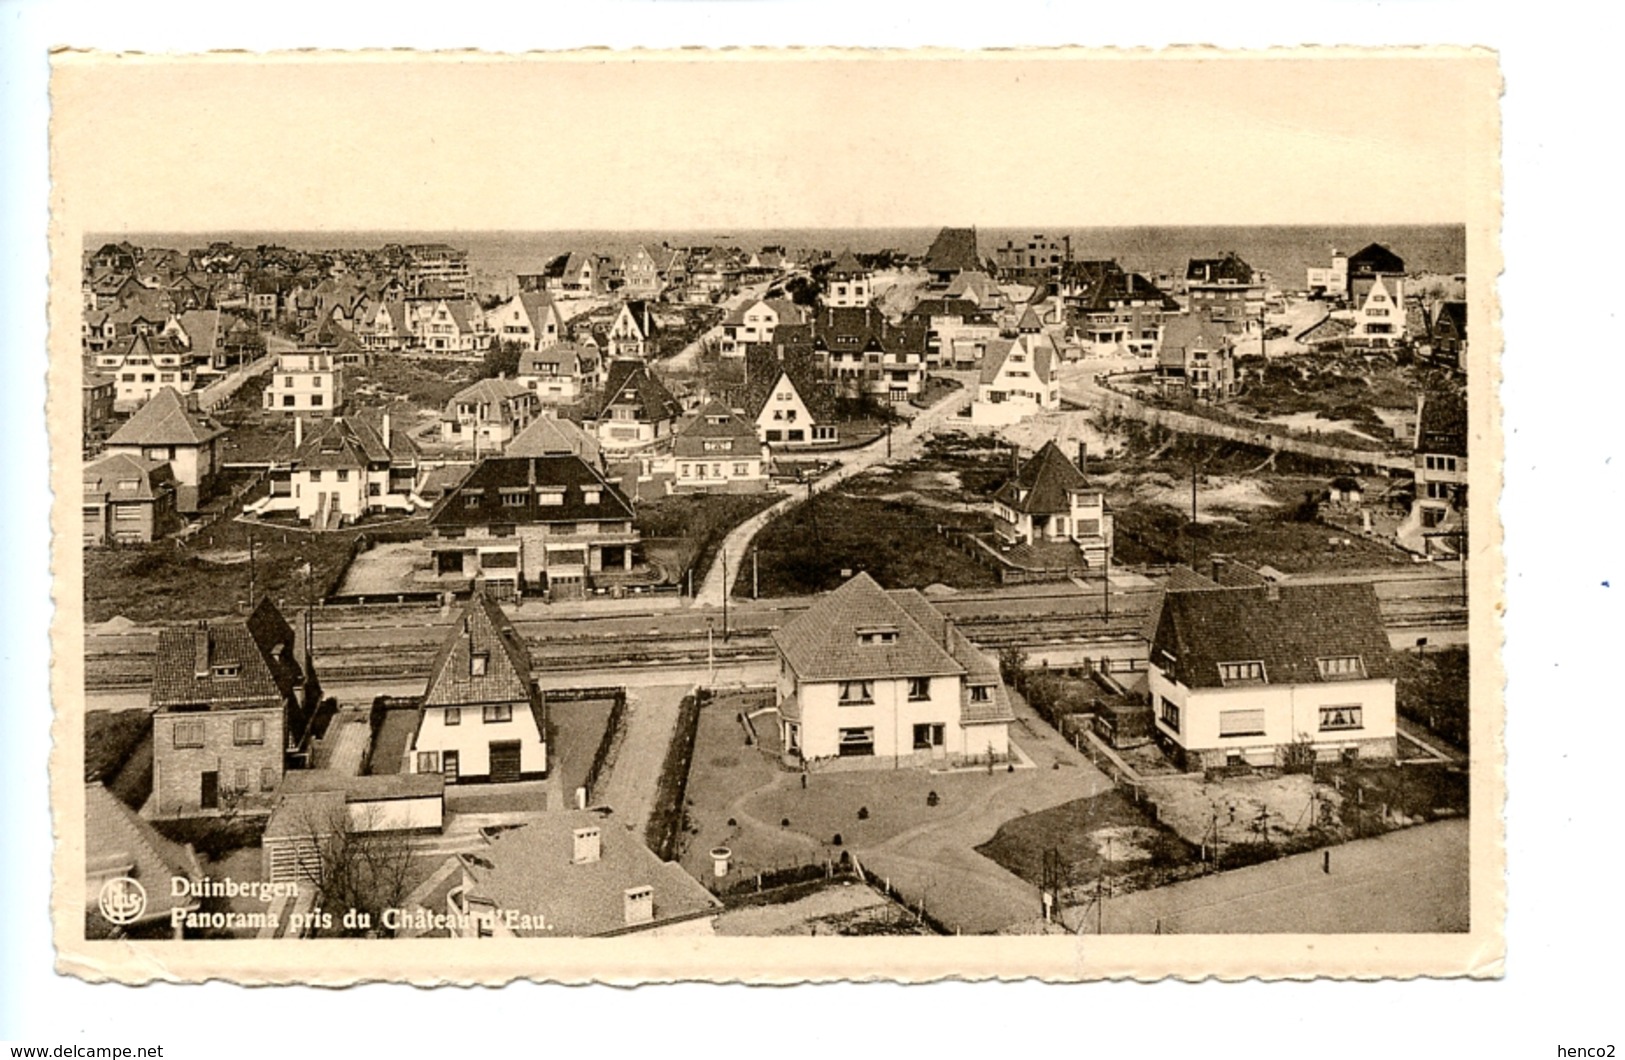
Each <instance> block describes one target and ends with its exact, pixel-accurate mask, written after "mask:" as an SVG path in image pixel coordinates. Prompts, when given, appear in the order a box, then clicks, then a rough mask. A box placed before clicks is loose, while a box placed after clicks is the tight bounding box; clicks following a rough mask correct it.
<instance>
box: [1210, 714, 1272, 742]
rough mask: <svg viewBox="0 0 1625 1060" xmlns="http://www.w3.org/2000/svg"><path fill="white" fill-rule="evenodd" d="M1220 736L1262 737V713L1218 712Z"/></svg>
mask: <svg viewBox="0 0 1625 1060" xmlns="http://www.w3.org/2000/svg"><path fill="white" fill-rule="evenodd" d="M1219 735H1220V736H1262V735H1264V712H1263V711H1262V710H1221V711H1219Z"/></svg>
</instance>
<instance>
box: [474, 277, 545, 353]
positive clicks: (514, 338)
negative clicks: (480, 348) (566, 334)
mask: <svg viewBox="0 0 1625 1060" xmlns="http://www.w3.org/2000/svg"><path fill="white" fill-rule="evenodd" d="M562 323H563V322H562V321H561V320H560V319H559V312H558V309H557V307H555V306H554V305H553V299H552V298H550V297H549V296H548V295H547V294H546V293H545V292H541V291H522V292H520V293H519V294H516V295H514V296H513V297H512V298H510V299H508V300H507V301H506V302H503V303H502V304H500V305H498V306H497V307H496V308H495V309H492V310H491V311H489V312H488V313H486V314H485V326H486V329H487V330H488V331H489V332H490V333H491V338H492V340H493V341H501V342H505V343H513V344H515V345H517V346H518V347H519V349H520V350H522V351H524V352H527V353H529V352H533V351H536V350H546V349H550V348H551V347H553V346H554V345H556V344H557V343H558V342H559V340H560V339H561V338H562V337H563V330H562Z"/></svg>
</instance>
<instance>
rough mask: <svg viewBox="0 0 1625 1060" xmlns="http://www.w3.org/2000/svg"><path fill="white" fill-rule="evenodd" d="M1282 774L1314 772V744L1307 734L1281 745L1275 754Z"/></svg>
mask: <svg viewBox="0 0 1625 1060" xmlns="http://www.w3.org/2000/svg"><path fill="white" fill-rule="evenodd" d="M1276 755H1277V757H1278V758H1279V759H1280V762H1281V772H1283V773H1313V772H1314V771H1315V743H1314V741H1313V740H1311V739H1310V738H1309V734H1308V733H1300V734H1299V735H1298V738H1297V739H1295V740H1293V741H1292V742H1291V743H1288V744H1282V745H1281V747H1280V749H1279V750H1278V751H1277V752H1276Z"/></svg>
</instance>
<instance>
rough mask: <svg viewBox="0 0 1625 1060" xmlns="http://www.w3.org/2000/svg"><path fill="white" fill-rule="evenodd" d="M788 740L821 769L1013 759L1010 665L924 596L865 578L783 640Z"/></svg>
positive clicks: (781, 633) (796, 755)
mask: <svg viewBox="0 0 1625 1060" xmlns="http://www.w3.org/2000/svg"><path fill="white" fill-rule="evenodd" d="M773 642H774V645H775V646H776V648H777V649H778V655H779V679H778V709H779V727H780V736H781V739H782V741H783V747H784V751H785V754H786V756H787V757H789V758H791V759H793V760H795V761H798V762H801V763H805V764H807V765H809V766H812V767H814V768H835V767H838V766H847V767H851V766H857V767H864V766H893V765H916V766H930V765H934V764H944V763H964V762H975V761H984V762H985V761H989V760H992V761H1003V760H1004V759H1005V757H1006V756H1007V755H1008V754H1009V753H1010V745H1009V726H1010V723H1011V722H1012V721H1014V720H1015V717H1014V714H1013V713H1012V711H1011V708H1010V703H1009V697H1008V693H1006V691H1005V688H1004V685H1003V684H1002V683H1001V681H1000V679H999V667H998V664H997V663H996V662H995V661H994V660H992V659H991V658H989V657H987V656H986V655H984V654H983V653H982V652H981V651H979V650H978V649H977V648H976V647H975V646H974V645H972V644H971V643H970V641H969V640H967V639H966V638H965V636H964V634H962V633H960V632H959V631H958V630H957V629H955V628H954V624H953V622H952V621H951V620H949V619H946V618H944V617H943V616H942V614H941V613H940V612H938V611H937V610H936V608H934V607H932V606H931V604H930V603H929V602H928V601H927V600H926V599H925V597H924V596H921V595H920V594H919V593H918V592H917V591H915V590H912V589H901V590H895V591H891V592H887V591H886V590H884V589H882V588H881V587H880V586H879V585H878V584H876V582H875V580H874V579H873V578H871V577H869V575H868V574H858V575H857V576H855V577H853V578H852V579H851V580H850V581H848V582H847V583H846V584H844V585H842V586H841V587H840V588H839V589H836V590H835V591H834V592H831V593H829V594H828V595H826V596H823V597H821V598H820V599H819V600H818V601H817V602H816V603H814V604H813V606H812V607H810V608H809V609H807V610H806V611H804V612H802V613H801V614H800V615H797V616H796V617H795V618H794V619H792V620H790V621H789V622H788V623H786V624H785V625H784V627H783V628H782V629H780V630H778V631H777V632H775V633H774V634H773Z"/></svg>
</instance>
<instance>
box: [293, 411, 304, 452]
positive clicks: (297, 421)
mask: <svg viewBox="0 0 1625 1060" xmlns="http://www.w3.org/2000/svg"><path fill="white" fill-rule="evenodd" d="M303 444H305V418H304V417H303V416H295V417H294V418H293V447H294V448H295V449H298V448H299V447H300V446H301V445H303Z"/></svg>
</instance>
